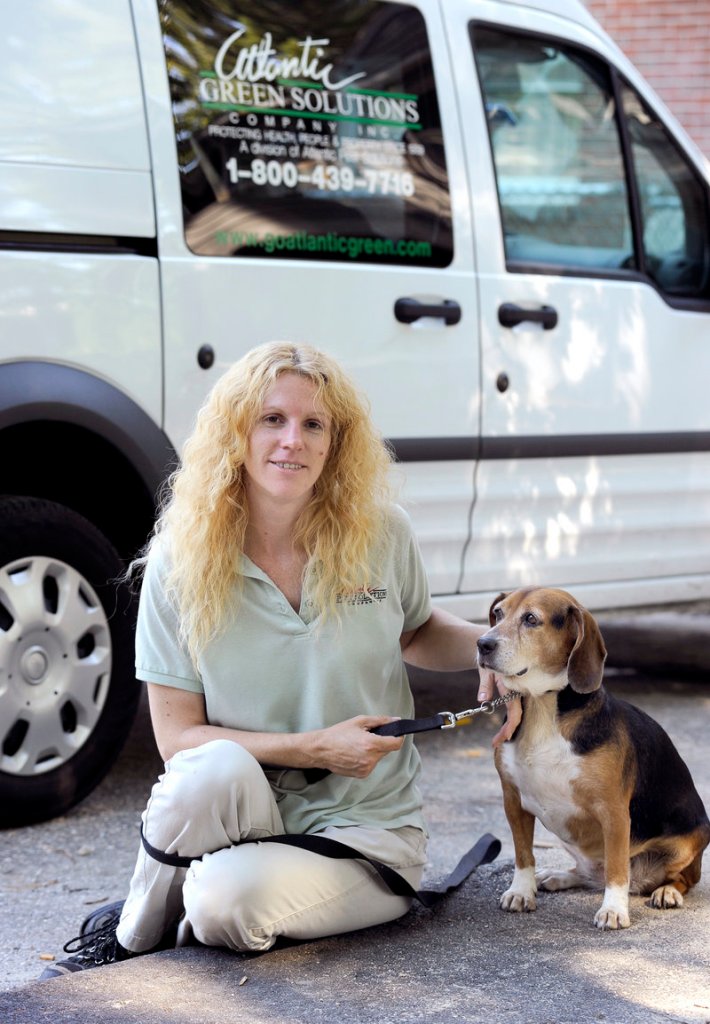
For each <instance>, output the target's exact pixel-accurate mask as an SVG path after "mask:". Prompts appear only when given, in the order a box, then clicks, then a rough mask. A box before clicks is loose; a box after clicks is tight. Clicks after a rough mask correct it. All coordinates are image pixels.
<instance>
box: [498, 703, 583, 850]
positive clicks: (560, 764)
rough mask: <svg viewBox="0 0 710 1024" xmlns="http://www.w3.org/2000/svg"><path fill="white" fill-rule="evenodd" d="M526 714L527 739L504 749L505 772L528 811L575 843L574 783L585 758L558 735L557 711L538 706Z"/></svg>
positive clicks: (502, 749) (561, 835) (503, 746)
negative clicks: (572, 830)
mask: <svg viewBox="0 0 710 1024" xmlns="http://www.w3.org/2000/svg"><path fill="white" fill-rule="evenodd" d="M555 709H556V701H555ZM550 712H551V713H550ZM525 714H526V721H525V734H524V736H523V737H521V739H520V740H519V741H518V742H516V743H507V744H503V745H502V747H501V757H502V761H503V766H504V769H505V771H506V773H507V774H508V775H509V776H510V779H511V781H512V782H513V783H514V785H515V786H517V788H518V790H519V791H520V799H521V801H522V805H523V807H524V808H525V810H526V811H528V812H529V813H530V814H534V815H535V817H536V818H538V819H539V820H540V821H541V822H542V824H543V825H544V826H545V828H547V829H549V830H550V832H554V834H555V835H556V836H559V838H560V839H562V840H563V841H564V842H571V839H572V836H571V835H570V833H569V829H568V825H567V823H568V821H569V819H570V818H572V817H576V816H577V815H578V814H579V808H578V807H577V805H576V804H575V802H574V799H573V796H572V783H573V782H574V781H575V779H577V777H578V776H579V774H580V770H581V758H580V757H579V756H578V755H576V754H575V753H573V751H572V747H571V745H570V743H569V742H568V741H567V740H565V739H564V738H563V737H562V736H561V735H560V733H559V732H558V731H557V727H556V725H555V722H554V709H552V708H544V709H543V708H538V707H537V703H536V704H534V705H533V706H532V707H530V706H528V707H526V711H525Z"/></svg>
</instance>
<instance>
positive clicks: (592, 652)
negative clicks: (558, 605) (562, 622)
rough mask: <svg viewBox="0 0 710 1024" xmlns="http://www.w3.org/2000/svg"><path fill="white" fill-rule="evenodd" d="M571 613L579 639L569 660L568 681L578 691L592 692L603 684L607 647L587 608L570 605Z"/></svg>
mask: <svg viewBox="0 0 710 1024" xmlns="http://www.w3.org/2000/svg"><path fill="white" fill-rule="evenodd" d="M569 614H570V615H571V616H572V618H573V619H574V620H575V621H576V623H577V639H576V640H575V642H574V647H573V648H572V653H571V654H570V656H569V661H568V662H567V682H568V683H569V685H570V686H571V687H572V689H573V690H576V691H577V693H592V691H593V690H598V689H599V687H600V686H601V682H602V675H603V673H604V662H605V660H606V647H605V646H604V641H603V640H602V635H601V633H600V632H599V626H597V624H596V621H595V619H594V616H593V615H590V613H589V612H588V611H587V609H586V608H580V607H578V606H577V605H570V607H569Z"/></svg>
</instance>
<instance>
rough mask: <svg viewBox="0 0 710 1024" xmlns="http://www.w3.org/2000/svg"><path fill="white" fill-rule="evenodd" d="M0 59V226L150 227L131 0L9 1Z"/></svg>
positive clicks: (77, 230) (136, 231)
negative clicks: (77, 0) (73, 0)
mask: <svg viewBox="0 0 710 1024" xmlns="http://www.w3.org/2000/svg"><path fill="white" fill-rule="evenodd" d="M0 68H2V74H1V75H0V108H1V109H2V112H3V113H2V122H3V130H2V132H0V228H3V229H7V230H14V231H46V232H61V233H67V234H82V233H87V234H112V233H113V234H122V235H136V236H144V237H150V236H152V235H153V234H154V232H155V225H154V216H153V198H152V182H151V177H150V154H149V152H148V139H147V135H146V130H145V123H144V115H143V96H142V89H141V78H140V68H139V66H138V59H137V53H136V47H135V39H134V36H133V25H132V19H131V9H130V5H129V2H128V0H102V3H100V4H98V5H97V4H91V3H73V4H57V3H56V2H54V0H33V2H32V3H29V4H17V5H14V6H13V11H12V19H11V22H9V21H8V23H7V24H6V28H5V30H4V32H3V33H2V37H1V38H0Z"/></svg>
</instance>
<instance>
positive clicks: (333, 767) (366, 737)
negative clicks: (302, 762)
mask: <svg viewBox="0 0 710 1024" xmlns="http://www.w3.org/2000/svg"><path fill="white" fill-rule="evenodd" d="M393 721H396V719H393V718H391V717H389V716H385V715H358V716H357V718H350V719H348V720H347V721H345V722H338V724H337V725H331V726H330V727H329V728H327V729H320V730H319V731H318V732H314V733H312V734H311V735H312V758H313V763H314V765H315V766H316V767H318V768H327V769H328V770H329V771H331V772H333V774H334V775H346V776H348V777H349V778H353V779H365V778H367V776H368V775H369V774H370V772H371V771H372V770H373V768H375V766H376V765H378V764H379V762H380V761H381V760H382V758H383V757H384V756H385V755H386V754H391V753H392V752H393V751H395V750H399V749H400V748H401V746H402V744H403V743H404V737H403V736H377V735H376V734H374V733H372V732H370V730H371V729H374V728H375V727H376V726H378V725H385V724H386V723H387V722H393Z"/></svg>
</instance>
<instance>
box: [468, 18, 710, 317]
mask: <svg viewBox="0 0 710 1024" xmlns="http://www.w3.org/2000/svg"><path fill="white" fill-rule="evenodd" d="M471 36H472V40H473V46H474V53H475V58H476V64H477V68H478V74H479V79H480V83H481V89H482V93H483V98H484V102H485V105H486V113H487V120H488V130H489V135H490V141H491V149H492V152H493V160H494V164H495V172H496V180H497V185H498V197H499V201H500V211H501V221H502V225H503V236H504V245H505V254H506V261H507V264H508V269H511V270H515V269H517V268H518V267H520V269H526V270H529V269H530V266H531V265H534V269H541V268H546V267H560V268H562V269H565V270H575V269H576V270H578V271H580V272H585V271H586V272H589V271H590V270H591V271H596V272H609V271H613V272H616V273H618V272H623V271H634V272H637V273H638V272H641V273H644V274H646V275H648V277H650V278H651V279H652V280H653V281H654V283H655V284H656V285H657V286H658V288H659V289H660V290H661V291H662V292H663V293H664V294H665V295H666V296H667V298H668V300H669V301H671V302H672V301H673V300H674V299H679V300H686V299H707V298H708V297H710V212H709V203H708V190H707V188H706V186H705V185H704V184H703V183H702V181H701V180H700V178H699V176H698V175H697V173H696V172H695V171H694V170H693V168H692V167H691V165H690V163H689V161H688V159H687V157H686V156H685V155H684V154H683V153H682V152H681V150H680V149H679V148H678V146H677V145H676V143H675V142H674V141H673V139H672V138H671V136H670V134H669V133H668V131H667V129H666V128H665V127H664V126H663V125H662V123H661V122H660V121H659V119H658V118H657V117H656V116H655V114H654V113H653V112H652V111H651V110H650V109H649V107H648V106H647V104H645V103H644V102H643V100H642V99H641V98H640V97H639V95H638V94H637V92H636V91H635V90H634V89H633V88H632V87H631V86H630V85H629V84H628V83H626V82H625V81H623V80H622V79H621V77H620V76H618V78H617V81H618V83H619V84H618V90H619V92H618V95H620V97H621V104H622V107H623V110H622V112H621V114H622V118H623V122H620V119H619V117H618V116H617V104H616V100H615V95H616V93H615V83H614V81H613V79H612V75H615V74H616V72H613V71H612V69H611V68H609V66H608V65H607V64H605V63H604V62H603V61H602V60H600V59H598V58H596V57H595V56H594V55H592V54H589V53H588V52H587V51H585V50H581V49H577V48H576V47H573V46H568V45H566V44H562V43H560V42H558V41H555V40H551V39H545V38H541V37H537V36H533V35H531V34H529V33H516V32H511V31H508V30H501V29H499V28H492V27H489V26H484V25H473V26H472V27H471ZM622 126H623V130H622ZM625 139H627V140H628V147H629V148H630V152H628V153H627V154H626V157H627V159H626V160H625V159H624V155H625V154H624V145H625V144H626V143H625V141H624V140H625ZM627 168H628V169H629V170H627ZM629 173H631V174H632V175H633V177H632V180H631V186H629ZM634 208H636V210H637V214H638V218H639V220H640V224H639V225H638V226H637V229H636V230H634V226H633V225H634V215H633V212H632V211H633V209H634ZM635 239H638V243H636V244H635ZM639 249H640V250H641V251H638V250H639Z"/></svg>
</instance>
